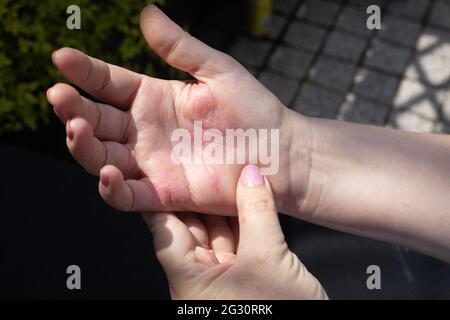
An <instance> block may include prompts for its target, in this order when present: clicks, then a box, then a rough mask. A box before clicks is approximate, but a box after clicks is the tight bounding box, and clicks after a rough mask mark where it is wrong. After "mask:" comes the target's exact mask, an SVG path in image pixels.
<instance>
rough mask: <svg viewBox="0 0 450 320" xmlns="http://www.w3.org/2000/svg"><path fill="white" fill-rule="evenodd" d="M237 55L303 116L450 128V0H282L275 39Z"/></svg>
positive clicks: (247, 43) (237, 46) (277, 0)
mask: <svg viewBox="0 0 450 320" xmlns="http://www.w3.org/2000/svg"><path fill="white" fill-rule="evenodd" d="M370 4H377V5H379V6H380V8H381V10H382V14H381V21H382V28H381V30H369V29H368V28H367V27H366V19H367V17H368V15H367V14H366V9H367V7H368V5H370ZM229 53H230V54H231V55H232V56H233V57H234V58H236V59H237V60H238V61H239V62H241V63H242V64H243V65H244V66H245V67H247V68H248V69H249V71H251V72H252V73H253V74H254V75H255V76H256V77H257V78H258V79H260V81H261V82H262V83H263V84H264V85H266V86H267V88H269V89H270V90H271V91H272V92H273V93H275V94H276V95H277V96H278V97H279V99H280V100H281V101H282V102H283V103H284V104H286V105H288V106H290V107H291V108H293V109H295V110H296V111H298V112H301V113H303V114H305V115H309V116H315V117H323V118H331V119H339V120H346V121H352V122H359V123H368V124H374V125H381V126H388V127H394V128H399V129H402V130H408V131H418V132H436V133H438V132H445V133H450V0H390V1H389V0H274V15H273V19H272V28H271V32H270V35H269V37H268V39H262V40H259V39H252V38H249V37H247V36H245V35H241V36H239V37H238V38H237V39H236V40H235V41H234V43H233V44H232V45H231V47H230V50H229Z"/></svg>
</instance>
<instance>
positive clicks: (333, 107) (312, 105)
mask: <svg viewBox="0 0 450 320" xmlns="http://www.w3.org/2000/svg"><path fill="white" fill-rule="evenodd" d="M343 99H344V98H343V96H341V95H339V94H336V93H332V92H330V91H328V90H325V89H323V88H320V87H318V86H316V85H313V84H311V83H308V82H307V83H305V84H304V85H303V87H302V90H301V92H300V95H299V97H298V98H297V100H296V101H295V106H294V109H295V110H296V111H298V112H300V113H302V114H304V115H307V116H310V117H319V118H329V119H335V118H336V115H337V112H338V108H339V105H340V104H341V102H342V100H343Z"/></svg>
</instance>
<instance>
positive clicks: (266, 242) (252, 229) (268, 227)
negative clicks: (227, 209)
mask: <svg viewBox="0 0 450 320" xmlns="http://www.w3.org/2000/svg"><path fill="white" fill-rule="evenodd" d="M236 203H237V208H238V218H239V231H240V233H239V250H241V249H250V250H254V248H255V245H258V246H260V245H262V246H273V245H278V244H279V243H280V242H281V241H284V236H283V232H282V230H281V227H280V222H279V220H278V213H277V209H276V207H275V204H274V200H273V194H272V191H271V188H270V184H269V182H268V180H267V179H266V178H265V177H264V176H262V175H261V170H260V169H259V168H258V167H257V166H255V165H247V166H245V167H244V169H243V170H242V172H241V176H240V178H239V182H238V184H237V189H236Z"/></svg>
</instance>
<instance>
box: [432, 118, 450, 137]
mask: <svg viewBox="0 0 450 320" xmlns="http://www.w3.org/2000/svg"><path fill="white" fill-rule="evenodd" d="M433 131H434V132H435V133H442V134H450V123H447V122H445V121H440V122H438V123H436V125H435V127H434V130H433Z"/></svg>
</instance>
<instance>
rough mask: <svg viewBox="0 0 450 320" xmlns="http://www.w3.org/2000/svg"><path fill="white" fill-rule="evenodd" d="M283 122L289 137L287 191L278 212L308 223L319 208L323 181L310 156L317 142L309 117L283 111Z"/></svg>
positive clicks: (313, 123) (323, 172)
mask: <svg viewBox="0 0 450 320" xmlns="http://www.w3.org/2000/svg"><path fill="white" fill-rule="evenodd" d="M284 113H285V115H284V123H283V125H284V126H286V128H287V129H288V131H289V132H290V135H289V137H288V149H287V159H288V160H287V161H288V165H287V169H286V170H287V189H286V191H287V192H286V195H285V201H283V204H282V206H281V207H280V208H279V210H280V211H281V212H283V213H286V214H288V215H290V216H293V217H296V218H302V219H305V220H310V219H308V217H311V216H313V215H314V214H315V212H316V211H317V208H318V207H319V203H320V199H321V195H322V190H323V187H324V185H325V183H324V181H325V180H326V170H325V168H323V166H321V165H319V164H318V163H317V158H318V155H316V154H314V150H315V149H316V148H315V147H314V145H315V144H317V143H318V142H317V141H316V140H317V139H316V138H315V137H316V135H315V134H314V131H315V130H316V128H315V127H316V124H315V122H314V121H313V119H312V118H309V117H306V116H303V115H301V114H299V113H297V112H295V111H293V110H290V109H287V108H286V111H285V112H284Z"/></svg>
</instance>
